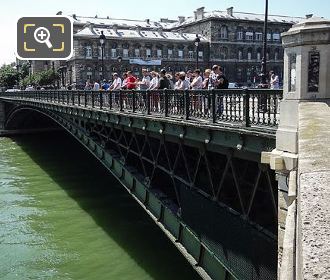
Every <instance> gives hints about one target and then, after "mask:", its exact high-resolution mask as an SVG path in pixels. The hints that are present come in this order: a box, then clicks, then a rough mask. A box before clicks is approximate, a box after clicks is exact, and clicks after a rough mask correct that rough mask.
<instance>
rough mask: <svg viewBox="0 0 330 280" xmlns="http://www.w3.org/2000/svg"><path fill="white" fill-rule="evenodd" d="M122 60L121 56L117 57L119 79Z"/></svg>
mask: <svg viewBox="0 0 330 280" xmlns="http://www.w3.org/2000/svg"><path fill="white" fill-rule="evenodd" d="M122 60H123V58H122V57H121V56H118V57H117V61H118V63H119V72H120V73H118V75H119V77H120V75H121V61H122Z"/></svg>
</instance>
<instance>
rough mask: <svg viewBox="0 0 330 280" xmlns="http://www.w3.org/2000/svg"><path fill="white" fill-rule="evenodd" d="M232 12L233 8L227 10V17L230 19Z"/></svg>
mask: <svg viewBox="0 0 330 280" xmlns="http://www.w3.org/2000/svg"><path fill="white" fill-rule="evenodd" d="M233 11H234V7H229V8H227V15H228V16H231V17H232V16H233Z"/></svg>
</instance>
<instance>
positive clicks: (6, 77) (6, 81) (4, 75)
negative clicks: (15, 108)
mask: <svg viewBox="0 0 330 280" xmlns="http://www.w3.org/2000/svg"><path fill="white" fill-rule="evenodd" d="M17 80H18V73H17V70H16V69H15V68H13V66H11V65H3V66H2V67H1V68H0V87H6V88H13V87H14V85H16V83H17Z"/></svg>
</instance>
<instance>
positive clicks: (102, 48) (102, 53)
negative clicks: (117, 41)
mask: <svg viewBox="0 0 330 280" xmlns="http://www.w3.org/2000/svg"><path fill="white" fill-rule="evenodd" d="M99 39H100V44H101V59H102V79H103V78H104V61H103V56H104V45H105V40H106V38H105V35H104V34H103V31H101V35H100V37H99Z"/></svg>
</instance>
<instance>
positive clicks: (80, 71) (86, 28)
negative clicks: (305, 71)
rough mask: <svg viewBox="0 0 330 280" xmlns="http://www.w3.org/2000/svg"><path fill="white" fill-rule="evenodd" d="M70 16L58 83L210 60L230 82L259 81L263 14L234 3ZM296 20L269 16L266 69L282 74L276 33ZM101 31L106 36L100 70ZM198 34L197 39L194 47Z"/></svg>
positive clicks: (80, 82) (58, 65) (179, 67)
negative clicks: (150, 14)
mask: <svg viewBox="0 0 330 280" xmlns="http://www.w3.org/2000/svg"><path fill="white" fill-rule="evenodd" d="M70 17H72V21H73V25H74V43H73V45H74V54H73V56H72V58H71V59H70V60H68V61H66V62H56V63H55V68H56V69H57V70H58V71H59V72H60V75H61V84H62V85H68V84H72V83H74V84H76V85H77V86H78V87H79V86H80V87H81V86H82V85H84V84H85V81H86V80H87V79H90V80H98V79H111V75H112V74H113V73H114V72H119V73H122V72H124V71H126V70H132V71H133V73H134V74H135V75H140V74H141V69H142V68H147V69H148V70H156V71H159V70H160V69H162V68H165V69H166V70H167V71H169V72H171V73H174V72H176V71H182V70H183V71H187V70H188V69H192V70H193V69H195V68H196V67H197V63H198V68H200V69H202V70H204V69H205V68H211V67H212V65H213V64H218V65H221V66H222V67H223V68H224V70H225V74H226V76H227V77H228V78H229V80H230V82H238V83H241V84H253V83H258V82H259V78H258V75H259V74H260V65H261V59H262V40H263V24H264V16H263V15H260V14H252V13H242V12H235V11H234V10H233V8H228V9H227V10H225V11H212V12H206V11H205V10H204V8H203V7H202V8H199V9H197V10H196V11H195V12H194V15H193V16H191V17H187V18H186V17H182V16H179V17H178V20H169V19H160V21H151V20H149V19H146V20H144V21H143V20H124V19H111V18H109V17H107V18H98V17H97V16H96V17H80V16H77V15H71V16H70ZM300 20H302V18H297V17H295V18H294V17H287V16H269V19H268V34H267V38H268V42H267V43H268V47H267V70H271V69H272V70H275V72H276V73H277V74H278V75H279V77H280V79H282V76H283V48H282V45H281V35H280V34H281V33H282V32H284V31H286V30H288V29H289V28H290V27H291V26H292V24H294V23H296V22H298V21H300ZM101 31H103V34H104V35H105V36H106V43H105V45H104V69H103V70H102V59H101V56H102V55H101V54H102V48H101V45H100V42H99V36H100V34H101ZM196 36H198V38H199V39H200V42H199V45H198V49H197V48H196V46H195V39H196ZM197 55H198V59H197ZM118 57H121V61H120V60H118ZM197 60H198V62H197ZM38 63H39V64H40V62H38ZM49 65H50V63H48V67H50V66H49ZM43 67H47V66H45V65H43Z"/></svg>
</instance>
